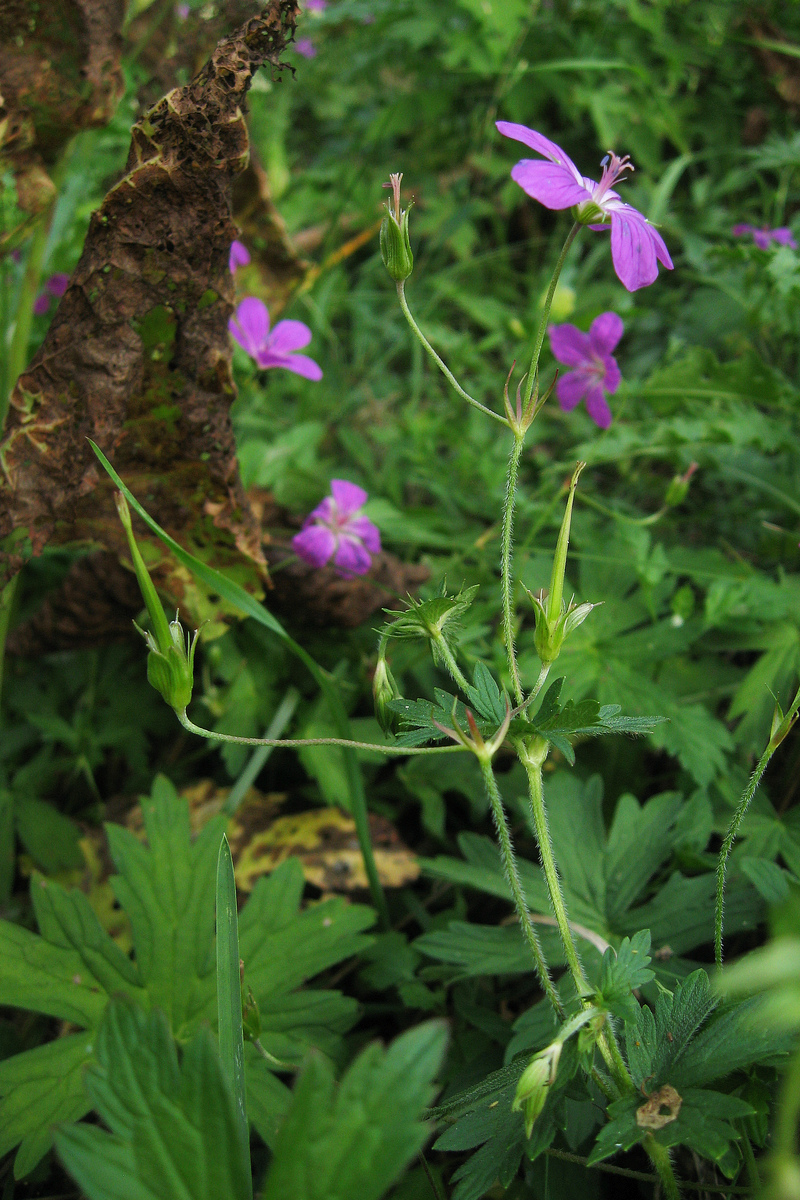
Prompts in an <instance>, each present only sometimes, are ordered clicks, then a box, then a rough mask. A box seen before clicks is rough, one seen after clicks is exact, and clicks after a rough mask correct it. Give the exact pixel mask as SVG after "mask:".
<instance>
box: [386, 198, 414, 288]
mask: <svg viewBox="0 0 800 1200" xmlns="http://www.w3.org/2000/svg"><path fill="white" fill-rule="evenodd" d="M402 178H403V176H402V175H390V176H389V179H390V181H391V182H390V183H388V184H384V187H391V189H392V192H393V202H392V204H387V205H386V208H387V210H388V214H389V215H388V216H386V217H384V218H383V220H382V221H381V235H380V243H381V258H382V259H383V265H384V266H385V267H386V270H387V271H388V272H389V274H390V275H391V277H392V279H394V281H395V283H402V281H403V280H404V279H408V277H409V275H410V274H411V272H412V271H413V270H414V255H413V254H412V253H411V242H410V240H409V236H408V213H409V210H408V209H405V210H401V208H400V180H401V179H402Z"/></svg>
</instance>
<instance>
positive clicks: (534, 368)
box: [522, 221, 581, 409]
mask: <svg viewBox="0 0 800 1200" xmlns="http://www.w3.org/2000/svg"><path fill="white" fill-rule="evenodd" d="M580 228H581V227H580V225H579V224H578V222H577V221H576V222H575V224H574V225H573V226H572V229H570V231H569V233H568V234H567V240H566V241H565V242H564V245H563V246H562V248H561V253H560V254H559V256H558V262H557V263H556V265H555V270H554V271H553V277H552V279H551V280H550V286H549V287H548V289H547V295H546V296H545V298H544V307H543V309H542V319H541V321H540V322H539V330H538V332H537V334H536V342H535V344H534V347H533V354H532V355H531V365H530V366H529V367H528V377H527V379H526V381H525V398H524V402H523V406H522V407H523V409H525V408H527V407H528V402H529V400H530V398H531V396H532V394H533V389H534V387H535V386H536V382H537V376H538V371H539V356H540V355H541V353H542V346H543V345H544V335H545V333H546V331H547V322H548V321H549V319H550V309H551V307H552V305H553V296H554V295H555V294H556V287H557V285H558V277H559V275H560V274H561V268H562V267H563V266H564V263H565V262H566V258H567V255H568V254H569V250H570V246H571V245H572V243H573V242H574V241H575V238H576V236H577V234H578V230H579V229H580Z"/></svg>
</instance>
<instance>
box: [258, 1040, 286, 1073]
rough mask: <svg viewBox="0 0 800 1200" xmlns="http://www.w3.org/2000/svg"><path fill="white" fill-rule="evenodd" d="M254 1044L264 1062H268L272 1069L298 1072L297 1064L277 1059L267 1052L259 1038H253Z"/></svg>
mask: <svg viewBox="0 0 800 1200" xmlns="http://www.w3.org/2000/svg"><path fill="white" fill-rule="evenodd" d="M252 1043H253V1045H254V1046H255V1048H256V1050H257V1051H258V1053H259V1054H260V1055H261V1057H262V1058H263V1059H264V1061H265V1062H268V1063H269V1065H270V1066H271V1067H275V1069H276V1070H278V1071H296V1070H297V1064H296V1063H288V1062H284V1061H283V1059H282V1058H276V1057H275V1055H274V1054H270V1052H269V1050H265V1049H264V1047H263V1046H262V1045H261V1042H260V1040H259V1039H258V1038H253V1039H252Z"/></svg>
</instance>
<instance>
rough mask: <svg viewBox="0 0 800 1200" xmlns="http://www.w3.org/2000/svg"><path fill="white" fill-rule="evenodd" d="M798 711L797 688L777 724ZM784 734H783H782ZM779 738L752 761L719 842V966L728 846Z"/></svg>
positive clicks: (716, 928)
mask: <svg viewBox="0 0 800 1200" xmlns="http://www.w3.org/2000/svg"><path fill="white" fill-rule="evenodd" d="M798 710H800V689H798V691H797V694H796V696H795V698H794V700H793V701H792V704H791V707H790V709H789V711H788V712H787V713H786V716H785V717H784V718H783V720H782V722H781V726H782V727H785V730H786V732H788V730H789V729H790V728H791V725H792V721H793V719H794V717H795V714H796V713H797V712H798ZM783 736H785V733H784V734H783ZM782 740H783V738H782V737H780V736H776V734H773V735H772V737H771V738H770V740H769V744H768V745H767V748H766V750H765V751H764V753H763V754H762V755H761V758H760V759H759V760H758V763H757V764H756V768H755V770H754V771H753V774H752V775H751V776H750V779H749V781H748V784H747V787H746V788H745V790H744V793H743V795H742V798H741V800H740V801H739V803H738V805H737V806H736V812H735V813H734V814H733V817H732V819H731V823H730V825H729V826H728V832H727V833H726V834H725V840H724V841H723V843H722V846H721V847H720V851H719V858H718V859H717V895H716V902H715V904H714V958H715V960H716V963H717V966H718V967H721V966H722V915H723V906H724V902H725V871H726V868H727V865H728V856H729V854H730V852H731V847H732V846H733V843H734V841H735V840H736V835H737V833H738V832H739V826H740V825H741V823H742V821H743V820H744V818H745V815H746V813H747V810H748V808H749V807H750V801H751V800H752V799H753V796H754V795H755V793H756V788H757V787H758V785H759V783H760V782H761V776H762V775H763V774H764V772H765V771H766V769H767V765H768V764H769V760H770V759H771V758H772V756H773V754H774V753H775V751H776V750H777V749H778V746H779V745H780V743H781V741H782Z"/></svg>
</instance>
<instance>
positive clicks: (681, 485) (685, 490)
mask: <svg viewBox="0 0 800 1200" xmlns="http://www.w3.org/2000/svg"><path fill="white" fill-rule="evenodd" d="M696 470H697V463H696V462H693V463H691V464H690V465H689V468H688V470H686V471H685V472H684V473H683V475H676V476H675V477H674V478H673V479H672V480H671V481H670V483H669V485H668V487H667V491H666V495H665V496H664V504H665V505H667V507H668V508H675V507H677V505H679V504H683V502H684V500H685V499H686V497H687V495H688V494H689V481H690V479H691V478H692V476H693V475H694V473H695V471H696Z"/></svg>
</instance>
